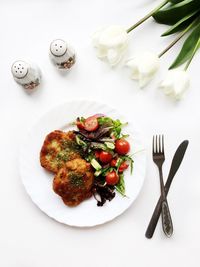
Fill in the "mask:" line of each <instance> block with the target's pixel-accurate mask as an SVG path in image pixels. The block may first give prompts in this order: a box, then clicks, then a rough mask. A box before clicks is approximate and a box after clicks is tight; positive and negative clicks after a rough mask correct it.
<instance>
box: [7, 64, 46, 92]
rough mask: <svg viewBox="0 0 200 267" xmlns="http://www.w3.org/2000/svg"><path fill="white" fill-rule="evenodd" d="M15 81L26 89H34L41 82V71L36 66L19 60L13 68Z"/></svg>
mask: <svg viewBox="0 0 200 267" xmlns="http://www.w3.org/2000/svg"><path fill="white" fill-rule="evenodd" d="M11 72H12V75H13V78H14V80H15V81H16V82H17V83H18V84H20V85H22V86H23V87H24V88H25V89H30V90H32V89H34V88H35V87H37V86H38V85H39V84H40V82H41V71H40V69H39V68H38V67H37V66H36V65H35V64H30V63H27V62H25V61H23V60H17V61H15V62H14V63H13V65H12V67H11Z"/></svg>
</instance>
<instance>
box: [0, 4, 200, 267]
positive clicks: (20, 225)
mask: <svg viewBox="0 0 200 267" xmlns="http://www.w3.org/2000/svg"><path fill="white" fill-rule="evenodd" d="M157 3H159V1H153V0H142V1H133V0H126V1H121V0H101V1H100V0H99V1H98V0H84V1H81V0H79V1H78V0H73V1H72V0H65V1H64V0H59V1H58V0H34V1H30V0H29V1H28V0H13V1H12V0H1V7H0V25H1V41H0V71H1V78H0V121H1V131H0V140H1V141H0V142H1V153H0V162H1V186H0V212H1V220H0V266H2V267H40V266H41V267H43V266H45V267H46V266H48V267H54V266H56V267H61V266H75V267H76V266H87V267H90V266H97V267H99V266H104V267H112V266H116V267H118V266H120V267H121V266H125V267H129V266H137V267H143V266H144V267H146V266H147V265H148V266H155V267H158V266H163V267H165V266H175V265H177V266H182V267H186V266H190V267H196V266H199V264H200V259H199V255H198V254H199V248H200V245H199V237H200V227H199V225H200V209H199V203H200V177H199V151H200V142H199V136H200V127H199V121H200V118H199V117H200V112H199V108H200V107H199V99H200V91H199V77H198V75H199V69H198V68H199V55H197V56H196V58H195V59H194V61H193V62H192V64H191V67H190V68H189V74H190V76H191V87H190V90H189V91H188V92H187V94H186V97H185V99H184V100H182V101H181V102H178V103H175V102H173V101H171V100H169V99H168V98H167V97H166V96H164V95H163V94H162V92H160V91H159V90H158V89H157V84H158V82H159V80H160V79H161V77H162V76H163V75H164V73H165V72H166V70H167V67H168V66H169V64H170V63H171V62H172V60H173V59H174V57H175V55H176V53H177V51H178V50H179V49H180V44H179V45H177V46H176V47H175V48H174V49H173V50H172V51H170V52H169V54H168V55H167V56H165V57H163V59H162V62H161V64H162V67H161V71H160V73H159V74H158V75H157V77H156V79H155V80H154V81H153V82H152V83H151V85H150V86H148V87H147V88H146V89H144V90H139V89H138V86H137V84H136V83H135V82H133V81H132V80H130V79H129V72H128V70H127V69H125V68H124V67H122V66H119V67H118V68H116V69H110V68H109V67H108V65H106V64H105V63H103V62H101V61H99V60H98V59H97V58H96V56H95V51H94V49H93V48H92V45H91V34H92V33H93V32H94V31H96V29H98V28H100V27H102V26H105V25H111V24H120V25H124V26H125V27H129V26H131V25H132V24H133V23H134V22H136V21H137V19H139V18H140V17H141V16H142V15H144V14H145V13H146V12H147V11H149V10H150V9H151V8H152V7H153V6H155V5H156V4H157ZM165 29H166V26H164V25H157V24H155V23H154V22H153V20H149V22H146V23H145V24H144V25H142V26H141V27H139V28H138V29H136V30H135V31H134V32H133V33H131V34H130V51H129V53H130V54H131V51H134V50H137V49H138V48H144V49H146V48H148V49H151V50H153V51H155V52H160V50H162V49H163V48H164V47H165V46H166V45H167V44H168V43H169V42H170V40H172V38H173V37H169V38H160V37H159V36H160V34H161V33H162V32H163V31H164V30H165ZM55 38H63V39H66V40H68V41H69V42H70V43H71V44H72V45H73V46H74V47H75V49H76V51H77V64H76V66H75V67H74V68H73V70H71V72H70V73H69V74H67V75H63V74H60V73H59V72H58V71H57V69H55V67H54V66H53V65H52V64H51V62H50V61H49V57H48V48H49V44H50V42H51V41H52V40H53V39H55ZM17 59H24V60H31V61H34V62H36V63H37V64H38V65H39V66H40V67H41V69H42V73H43V80H42V84H41V86H40V87H39V88H38V90H37V91H35V92H34V93H32V94H31V95H29V94H27V93H26V92H25V91H24V90H23V88H21V87H19V86H18V85H17V84H16V83H15V82H14V80H13V79H12V76H11V73H10V67H11V64H12V63H13V61H15V60H17ZM83 98H85V99H90V100H98V101H100V102H104V103H107V104H110V105H112V106H114V107H116V108H117V109H119V110H123V112H124V113H128V114H129V115H131V116H132V117H133V118H134V119H135V120H137V122H138V123H139V124H140V125H141V127H142V128H143V130H144V135H145V137H146V141H147V143H148V151H147V153H148V162H147V174H146V180H145V183H144V187H143V189H142V191H141V194H140V195H139V197H138V199H137V201H136V202H135V203H134V205H133V206H132V207H131V208H130V209H129V210H128V211H127V212H126V213H125V214H123V215H122V216H120V217H119V218H117V219H116V220H115V221H112V222H110V223H107V224H105V225H103V226H99V227H96V228H90V229H78V228H72V227H68V226H65V225H62V224H59V223H57V222H55V221H53V220H51V219H50V218H48V217H47V216H46V215H45V214H43V213H42V212H41V211H40V210H39V209H38V208H37V207H36V206H35V205H34V204H33V203H32V202H31V200H30V198H29V197H28V195H27V194H26V192H25V190H24V188H23V186H22V184H21V180H20V177H19V173H18V149H19V146H20V143H21V142H22V140H23V138H24V136H25V135H26V131H27V129H28V128H29V127H30V126H31V125H32V124H33V122H34V121H35V120H37V118H39V117H40V115H41V114H43V113H44V112H45V111H47V110H49V109H50V108H51V107H53V106H55V105H57V104H59V103H60V102H63V100H72V99H83ZM155 133H163V134H165V148H166V162H165V164H164V173H165V174H167V173H168V170H169V167H170V163H171V159H172V157H173V154H174V152H175V150H176V148H177V146H178V145H179V143H180V142H181V141H183V140H184V139H189V141H190V145H189V148H188V151H187V153H186V156H185V158H184V161H183V165H181V168H180V170H179V171H178V174H177V175H176V177H175V180H174V182H173V184H172V188H171V190H170V191H171V192H170V194H169V197H168V200H169V205H170V207H171V213H172V218H173V223H174V235H173V237H172V238H170V239H167V238H166V237H165V236H164V235H163V233H162V230H161V225H160V222H159V224H158V227H157V229H156V232H155V235H154V237H153V239H152V240H147V239H146V238H145V236H144V233H145V229H146V227H147V224H148V221H149V219H150V216H151V214H152V211H153V208H154V205H155V203H156V201H157V198H158V196H159V178H158V172H157V169H156V167H155V165H154V164H153V163H152V159H151V140H152V135H153V134H155ZM36 179H37V177H36ZM91 216H92V214H91Z"/></svg>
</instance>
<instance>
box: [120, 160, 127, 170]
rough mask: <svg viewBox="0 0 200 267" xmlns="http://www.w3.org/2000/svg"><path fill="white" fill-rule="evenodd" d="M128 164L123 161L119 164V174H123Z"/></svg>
mask: <svg viewBox="0 0 200 267" xmlns="http://www.w3.org/2000/svg"><path fill="white" fill-rule="evenodd" d="M128 166H129V165H128V164H127V163H126V162H125V161H124V162H122V163H121V165H120V166H119V172H123V171H124V170H126V169H127V168H128Z"/></svg>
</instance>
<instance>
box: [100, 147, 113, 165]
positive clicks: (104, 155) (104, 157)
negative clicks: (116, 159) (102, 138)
mask: <svg viewBox="0 0 200 267" xmlns="http://www.w3.org/2000/svg"><path fill="white" fill-rule="evenodd" d="M99 159H100V161H101V162H102V163H109V162H110V161H111V160H112V154H111V153H109V152H107V151H103V150H102V151H101V152H100V155H99Z"/></svg>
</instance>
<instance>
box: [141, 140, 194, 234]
mask: <svg viewBox="0 0 200 267" xmlns="http://www.w3.org/2000/svg"><path fill="white" fill-rule="evenodd" d="M188 144H189V141H188V140H185V141H183V142H182V143H181V144H180V145H179V147H178V148H177V150H176V152H175V154H174V157H173V159H172V163H171V168H170V171H169V174H168V178H167V182H166V184H165V193H166V196H167V194H168V192H169V188H170V186H171V183H172V181H173V178H174V176H175V174H176V172H177V171H178V169H179V167H180V165H181V162H182V160H183V158H184V155H185V152H186V149H187V147H188ZM161 204H162V198H161V197H160V198H159V200H158V202H157V205H156V207H155V209H154V212H153V215H152V217H151V220H150V222H149V225H148V227H147V230H146V233H145V236H146V237H147V238H152V236H153V234H154V231H155V229H156V225H157V223H158V219H159V217H160V213H161Z"/></svg>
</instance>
